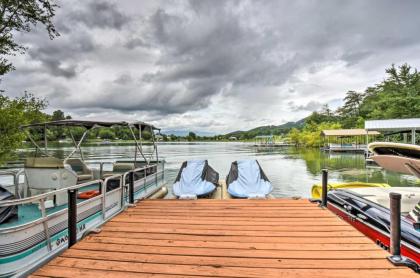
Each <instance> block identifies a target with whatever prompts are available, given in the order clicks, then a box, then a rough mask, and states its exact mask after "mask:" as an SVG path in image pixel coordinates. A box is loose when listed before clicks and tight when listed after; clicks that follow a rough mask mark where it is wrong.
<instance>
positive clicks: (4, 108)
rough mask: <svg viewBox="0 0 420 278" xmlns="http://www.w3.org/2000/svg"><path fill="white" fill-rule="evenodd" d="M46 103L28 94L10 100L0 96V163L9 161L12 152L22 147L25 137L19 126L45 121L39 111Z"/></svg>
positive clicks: (44, 116)
mask: <svg viewBox="0 0 420 278" xmlns="http://www.w3.org/2000/svg"><path fill="white" fill-rule="evenodd" d="M45 107H46V101H45V100H43V99H39V98H36V97H34V96H32V95H30V94H25V95H24V96H23V97H20V98H15V99H11V98H9V97H7V96H4V95H1V94H0V115H1V117H0V163H2V162H4V161H5V160H7V159H10V158H11V156H12V154H13V151H14V150H15V149H17V148H19V147H21V146H22V141H23V140H25V138H26V136H25V133H23V132H22V131H21V130H20V129H19V127H20V126H21V125H26V124H31V123H35V122H41V121H45V120H46V118H47V116H46V115H45V114H44V113H42V112H41V111H42V110H43V109H44V108H45Z"/></svg>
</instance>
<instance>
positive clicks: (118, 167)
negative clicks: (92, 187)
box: [102, 162, 135, 179]
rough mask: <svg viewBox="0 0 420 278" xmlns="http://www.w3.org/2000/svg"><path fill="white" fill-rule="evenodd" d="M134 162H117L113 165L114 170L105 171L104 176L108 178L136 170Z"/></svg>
mask: <svg viewBox="0 0 420 278" xmlns="http://www.w3.org/2000/svg"><path fill="white" fill-rule="evenodd" d="M134 169H135V167H134V163H121V162H116V163H114V165H113V166H112V172H105V173H104V174H103V175H102V178H104V179H105V178H108V177H111V176H114V175H117V174H124V173H127V172H128V171H131V170H134Z"/></svg>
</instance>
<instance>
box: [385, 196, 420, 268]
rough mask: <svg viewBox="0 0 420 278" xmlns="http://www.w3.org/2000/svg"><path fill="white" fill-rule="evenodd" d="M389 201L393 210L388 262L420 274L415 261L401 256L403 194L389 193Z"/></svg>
mask: <svg viewBox="0 0 420 278" xmlns="http://www.w3.org/2000/svg"><path fill="white" fill-rule="evenodd" d="M389 199H390V210H391V215H390V221H391V238H390V242H391V244H390V248H391V250H390V251H391V256H389V257H388V260H389V261H390V262H391V263H393V264H394V265H396V266H400V265H404V266H408V267H410V268H412V269H413V270H414V271H415V272H417V273H420V267H419V265H418V264H417V263H416V262H415V261H413V260H411V259H409V258H406V257H404V256H401V194H398V193H393V192H391V193H389Z"/></svg>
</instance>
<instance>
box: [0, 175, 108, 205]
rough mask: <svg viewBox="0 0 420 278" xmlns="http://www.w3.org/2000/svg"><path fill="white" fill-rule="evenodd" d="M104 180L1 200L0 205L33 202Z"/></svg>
mask: <svg viewBox="0 0 420 278" xmlns="http://www.w3.org/2000/svg"><path fill="white" fill-rule="evenodd" d="M103 182H104V181H103V180H101V179H98V180H93V181H89V182H85V183H81V184H76V185H72V186H69V187H65V188H60V189H57V190H54V191H50V192H47V193H43V194H39V195H36V196H30V197H26V198H23V199H16V200H6V201H0V207H7V206H13V205H23V204H27V203H31V202H34V201H38V200H40V199H44V198H48V197H50V196H51V195H55V194H58V193H63V192H67V190H71V189H79V188H82V187H85V186H89V185H92V184H97V183H100V184H102V183H103Z"/></svg>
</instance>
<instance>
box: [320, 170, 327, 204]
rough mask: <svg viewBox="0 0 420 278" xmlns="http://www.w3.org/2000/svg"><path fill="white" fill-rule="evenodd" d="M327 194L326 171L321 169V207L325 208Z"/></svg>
mask: <svg viewBox="0 0 420 278" xmlns="http://www.w3.org/2000/svg"><path fill="white" fill-rule="evenodd" d="M327 193H328V170H327V169H322V199H321V206H323V207H326V206H327Z"/></svg>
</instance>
